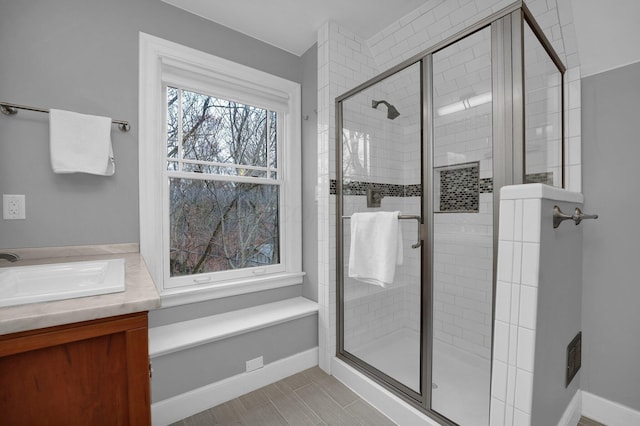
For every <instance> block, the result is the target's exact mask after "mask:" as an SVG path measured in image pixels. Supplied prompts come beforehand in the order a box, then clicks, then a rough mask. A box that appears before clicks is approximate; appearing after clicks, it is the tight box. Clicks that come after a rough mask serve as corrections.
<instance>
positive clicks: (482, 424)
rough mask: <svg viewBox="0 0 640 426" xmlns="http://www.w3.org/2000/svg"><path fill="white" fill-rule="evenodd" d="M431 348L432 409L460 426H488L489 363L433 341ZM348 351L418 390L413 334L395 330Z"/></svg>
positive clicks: (417, 348)
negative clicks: (433, 384)
mask: <svg viewBox="0 0 640 426" xmlns="http://www.w3.org/2000/svg"><path fill="white" fill-rule="evenodd" d="M433 349H434V350H433V360H432V363H433V383H435V386H434V388H433V390H432V404H431V405H432V408H433V410H434V411H436V412H438V413H439V414H441V415H443V416H445V417H447V418H449V419H450V420H453V421H454V422H456V423H458V424H460V425H464V426H486V425H488V424H489V384H490V380H491V377H490V364H489V361H488V360H483V359H481V358H480V357H477V359H476V357H474V356H472V355H470V354H466V353H463V352H462V351H461V350H459V349H456V348H455V347H453V346H450V345H446V344H442V343H439V342H434V348H433ZM350 352H351V353H352V354H354V355H356V356H357V357H359V358H361V359H362V360H364V361H366V362H367V363H369V364H370V365H372V366H374V367H376V368H377V369H378V370H380V371H382V372H384V373H385V374H387V375H389V376H391V377H393V378H395V379H396V380H398V381H399V382H401V383H403V384H404V385H406V386H408V387H409V388H411V389H414V390H417V389H418V387H419V384H420V360H419V358H420V341H419V334H418V333H417V332H415V331H411V330H398V331H396V332H394V333H391V334H388V335H386V336H384V337H382V338H380V339H378V340H376V341H375V342H372V343H369V344H367V345H365V346H362V347H360V348H358V349H356V350H353V351H350Z"/></svg>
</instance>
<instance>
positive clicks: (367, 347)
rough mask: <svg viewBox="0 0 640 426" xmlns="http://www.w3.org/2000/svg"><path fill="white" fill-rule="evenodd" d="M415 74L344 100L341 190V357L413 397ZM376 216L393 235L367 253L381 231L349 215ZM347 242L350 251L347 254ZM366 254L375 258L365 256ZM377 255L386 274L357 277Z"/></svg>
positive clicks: (417, 258)
mask: <svg viewBox="0 0 640 426" xmlns="http://www.w3.org/2000/svg"><path fill="white" fill-rule="evenodd" d="M420 74H421V68H420V64H419V63H416V64H414V65H412V66H409V67H408V68H405V69H403V70H402V71H399V72H397V73H395V74H393V75H391V76H389V77H387V78H386V79H384V80H382V81H380V82H378V83H377V84H375V85H373V86H371V87H369V88H367V89H365V90H363V91H360V92H358V93H357V94H355V95H354V96H352V97H350V98H348V99H346V100H344V101H343V104H342V147H343V150H342V153H341V155H342V161H341V165H342V181H341V182H340V183H341V192H340V191H339V194H341V197H342V218H341V220H342V235H343V246H342V247H343V250H342V253H343V254H342V265H343V270H342V276H343V280H342V281H343V285H342V291H341V295H340V297H341V298H342V302H343V303H341V304H340V308H339V309H341V312H340V315H341V318H342V324H341V327H340V329H341V332H342V337H341V345H340V346H342V348H341V350H340V352H341V354H342V355H343V356H345V357H348V358H349V359H351V360H352V361H353V362H355V363H357V364H359V365H360V366H361V367H362V368H364V369H365V370H367V371H368V372H369V373H371V374H374V375H376V376H377V377H378V378H380V379H381V380H382V381H384V382H385V383H387V384H388V385H390V386H393V387H395V388H398V389H400V390H401V391H403V392H404V393H406V394H409V395H414V396H416V397H419V395H420V393H421V383H420V377H421V371H422V370H421V363H420V359H421V349H422V348H421V341H422V339H421V332H422V330H421V253H422V252H421V250H422V248H421V247H420V244H419V226H420V222H421V216H422V213H421V206H422V172H421V166H422V163H421V152H422V146H421V139H422V137H421V131H422V127H421V112H422V109H421V92H420V90H421V85H420ZM380 212H399V215H400V216H399V218H398V219H397V231H393V233H392V234H389V235H390V237H389V238H388V239H387V240H385V241H386V242H383V243H381V244H377V247H367V246H366V244H367V243H366V241H371V240H372V238H370V237H373V235H372V233H376V234H377V233H381V235H382V233H383V230H382V229H381V228H377V227H375V226H374V228H373V229H369V230H367V228H363V227H364V226H365V225H363V222H362V221H361V220H357V218H356V217H354V214H356V213H380ZM377 216H380V215H377ZM368 218H369V219H371V218H372V216H368ZM360 219H362V216H360ZM356 221H357V222H358V223H357V224H356ZM352 229H353V230H354V233H355V232H357V235H352ZM363 233H364V234H363ZM398 236H399V237H401V238H400V240H401V242H400V241H398ZM352 237H353V238H352ZM356 239H359V240H358V242H357V243H356V241H355V240H356ZM373 239H375V238H373ZM352 244H353V245H354V249H357V252H356V253H351V248H352ZM362 245H364V247H363V246H362ZM366 250H373V252H369V253H366V254H365V251H366ZM375 250H382V251H383V252H382V253H383V254H382V256H383V258H382V262H383V263H384V264H385V265H384V266H385V267H384V268H380V269H383V271H386V272H387V273H386V274H383V275H384V276H375V277H367V276H366V275H367V273H364V274H361V273H360V272H359V270H358V268H359V265H358V262H366V260H367V259H366V257H368V256H380V255H381V254H380V253H381V252H377V253H376V252H375ZM389 256H390V257H389ZM363 257H364V259H363ZM385 268H386V269H385ZM371 274H376V273H375V271H372V272H371Z"/></svg>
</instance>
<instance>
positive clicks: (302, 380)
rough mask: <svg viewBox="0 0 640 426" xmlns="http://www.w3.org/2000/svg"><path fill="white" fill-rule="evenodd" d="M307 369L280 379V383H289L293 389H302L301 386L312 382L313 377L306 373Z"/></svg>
mask: <svg viewBox="0 0 640 426" xmlns="http://www.w3.org/2000/svg"><path fill="white" fill-rule="evenodd" d="M305 371H308V370H305ZM305 371H301V372H300V373H297V374H294V375H293V376H289V377H286V378H284V379H282V380H280V382H279V383H281V384H283V385H288V386H289V387H290V388H291V390H296V389H300V388H301V387H303V386H306V385H308V384H309V383H311V379H310V378H309V376H308V375H307V374H306V372H305Z"/></svg>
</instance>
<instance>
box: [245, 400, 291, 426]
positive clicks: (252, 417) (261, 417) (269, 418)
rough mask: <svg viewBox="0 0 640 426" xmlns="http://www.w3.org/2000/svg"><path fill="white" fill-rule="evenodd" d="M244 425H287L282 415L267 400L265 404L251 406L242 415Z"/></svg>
mask: <svg viewBox="0 0 640 426" xmlns="http://www.w3.org/2000/svg"><path fill="white" fill-rule="evenodd" d="M242 424H243V425H244V426H289V425H290V423H288V422H287V421H286V420H285V419H284V417H282V416H281V415H280V413H279V412H278V410H276V407H274V406H273V404H271V402H267V403H266V404H263V405H260V406H256V407H253V408H252V409H250V410H247V412H246V413H245V414H244V415H243V416H242Z"/></svg>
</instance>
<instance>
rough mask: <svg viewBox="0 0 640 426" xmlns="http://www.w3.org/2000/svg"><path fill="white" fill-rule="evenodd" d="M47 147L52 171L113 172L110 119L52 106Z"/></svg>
mask: <svg viewBox="0 0 640 426" xmlns="http://www.w3.org/2000/svg"><path fill="white" fill-rule="evenodd" d="M49 148H50V151H51V167H52V168H53V171H54V173H90V174H94V175H102V176H111V175H113V173H114V172H115V163H114V160H113V147H112V146H111V118H108V117H98V116H95V115H86V114H78V113H76V112H70V111H62V110H58V109H52V110H50V111H49Z"/></svg>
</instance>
